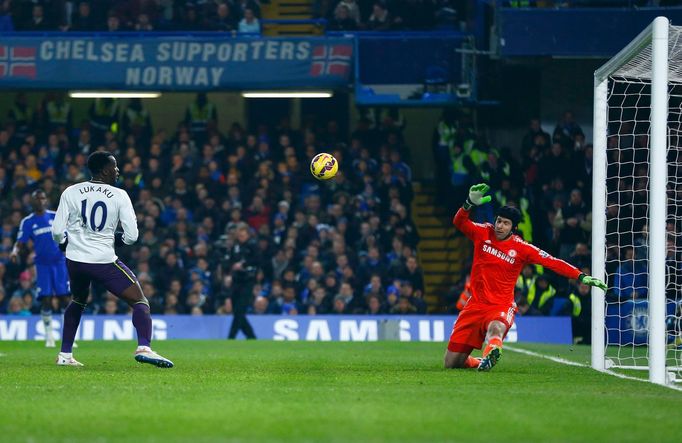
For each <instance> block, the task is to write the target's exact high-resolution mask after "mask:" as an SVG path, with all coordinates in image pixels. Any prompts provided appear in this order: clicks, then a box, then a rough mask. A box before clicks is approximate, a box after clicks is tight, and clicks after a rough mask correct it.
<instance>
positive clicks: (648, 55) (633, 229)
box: [592, 17, 682, 384]
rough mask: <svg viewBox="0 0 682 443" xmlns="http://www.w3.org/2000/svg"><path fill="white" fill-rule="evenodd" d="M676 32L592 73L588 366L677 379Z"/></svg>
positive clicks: (681, 377) (679, 185)
mask: <svg viewBox="0 0 682 443" xmlns="http://www.w3.org/2000/svg"><path fill="white" fill-rule="evenodd" d="M681 37H682V27H675V26H671V25H670V24H669V23H668V20H667V19H665V18H663V17H659V18H657V19H656V20H655V21H654V22H653V23H652V24H651V25H650V26H649V27H648V28H647V29H646V30H644V31H643V32H642V33H641V34H640V35H639V36H638V37H637V38H636V39H635V40H633V41H632V42H631V43H630V44H629V45H628V46H627V47H626V48H625V49H623V50H622V51H621V52H620V53H618V54H617V55H616V56H615V57H614V58H612V59H611V60H610V61H609V62H608V63H606V64H605V65H604V66H603V67H601V68H600V69H599V70H598V71H597V72H595V103H594V181H593V233H592V235H593V236H592V250H593V261H592V265H593V269H592V271H593V274H594V275H596V276H599V277H601V276H604V277H606V279H607V281H608V285H609V290H608V291H607V292H606V294H604V292H602V291H599V290H593V292H592V296H593V299H592V302H593V305H592V306H593V317H592V331H593V341H592V347H593V348H592V366H593V367H594V368H595V369H600V370H603V369H616V370H648V371H649V380H651V381H652V382H655V383H659V384H665V383H671V382H674V381H678V382H679V381H682V331H681V330H680V328H681V326H682V321H681V313H682V40H681Z"/></svg>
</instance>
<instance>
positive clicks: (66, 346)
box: [61, 300, 85, 353]
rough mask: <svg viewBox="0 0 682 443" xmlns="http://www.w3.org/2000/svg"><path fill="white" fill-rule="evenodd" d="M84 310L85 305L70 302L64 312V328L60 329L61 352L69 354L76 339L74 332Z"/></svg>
mask: <svg viewBox="0 0 682 443" xmlns="http://www.w3.org/2000/svg"><path fill="white" fill-rule="evenodd" d="M84 309H85V303H80V302H77V301H76V300H72V301H71V303H69V306H67V307H66V311H64V327H63V328H62V347H61V350H62V352H67V353H70V352H71V350H72V349H73V341H74V339H75V338H76V331H77V330H78V325H79V324H80V322H81V315H83V310H84Z"/></svg>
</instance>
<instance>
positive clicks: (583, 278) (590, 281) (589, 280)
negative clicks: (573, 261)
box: [578, 274, 608, 291]
mask: <svg viewBox="0 0 682 443" xmlns="http://www.w3.org/2000/svg"><path fill="white" fill-rule="evenodd" d="M578 280H580V282H581V283H584V284H586V285H587V286H595V287H597V288H599V289H601V290H602V291H606V290H607V289H608V287H607V286H606V283H604V282H603V281H601V280H599V279H598V278H595V277H590V276H589V275H586V274H580V277H578Z"/></svg>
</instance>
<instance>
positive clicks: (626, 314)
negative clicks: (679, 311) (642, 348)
mask: <svg viewBox="0 0 682 443" xmlns="http://www.w3.org/2000/svg"><path fill="white" fill-rule="evenodd" d="M675 309H676V307H675V303H674V302H672V301H670V300H668V301H667V302H666V316H668V317H672V316H674V315H675ZM605 324H606V335H607V337H606V339H607V343H606V344H607V345H621V346H624V345H646V344H647V343H648V341H649V302H648V301H647V300H627V301H624V302H621V303H609V304H608V305H607V307H606V318H605ZM668 339H669V340H670V339H672V336H669V338H668Z"/></svg>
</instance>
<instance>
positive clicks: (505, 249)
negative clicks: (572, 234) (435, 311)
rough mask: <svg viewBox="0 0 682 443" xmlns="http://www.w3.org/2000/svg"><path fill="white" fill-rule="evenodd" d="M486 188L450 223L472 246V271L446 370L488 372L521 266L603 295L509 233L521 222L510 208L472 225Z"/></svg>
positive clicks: (512, 307) (473, 193) (474, 191)
mask: <svg viewBox="0 0 682 443" xmlns="http://www.w3.org/2000/svg"><path fill="white" fill-rule="evenodd" d="M489 189H490V187H489V186H488V185H486V184H479V185H474V186H472V187H471V188H470V189H469V198H468V199H467V200H466V202H465V203H464V205H462V207H461V208H460V209H459V211H457V214H456V215H455V218H454V220H453V223H454V225H455V227H457V229H459V230H460V231H462V233H464V235H466V236H467V237H468V238H469V239H471V241H473V242H474V261H473V265H472V268H471V294H472V295H471V299H470V300H469V302H468V303H467V305H466V306H465V307H464V309H463V310H462V311H461V312H460V314H459V316H458V318H457V321H456V322H455V326H454V328H453V329H452V334H451V335H450V341H449V343H448V349H447V351H446V352H445V367H446V368H478V370H479V371H489V370H490V369H492V367H493V366H495V365H496V364H497V362H498V361H499V359H500V357H501V355H502V340H503V339H504V337H505V336H506V335H507V331H509V328H511V326H512V324H514V315H515V314H516V310H517V309H516V303H514V285H515V284H516V279H517V278H518V276H519V274H520V273H521V269H523V266H524V265H526V264H539V265H542V266H544V267H546V268H549V269H551V270H552V271H554V272H556V273H557V274H560V275H562V276H564V277H566V278H570V279H578V280H580V281H581V282H582V283H584V284H586V285H589V286H596V287H598V288H600V289H602V290H606V284H605V283H604V282H603V281H601V280H599V279H598V278H594V277H590V276H588V275H585V274H583V273H581V272H580V270H579V269H578V268H576V267H575V266H572V265H570V264H568V263H566V262H565V261H563V260H559V259H558V258H554V257H552V256H551V255H549V254H548V253H546V252H545V251H542V250H541V249H539V248H537V247H536V246H533V245H532V244H530V243H527V242H525V241H524V240H523V239H522V238H521V237H519V236H518V235H515V234H514V231H515V229H516V227H517V226H518V224H519V222H520V221H521V212H520V211H519V210H518V209H516V208H514V207H511V206H503V207H501V208H500V209H499V210H498V211H497V213H496V217H495V224H494V225H493V224H490V223H485V224H481V223H474V222H473V221H471V220H470V219H469V213H470V211H471V208H473V207H474V206H478V205H482V204H484V203H488V202H489V201H490V200H491V197H490V196H485V194H486V193H487V192H488V190H489ZM484 341H487V343H488V344H487V346H486V347H485V350H484V351H483V358H481V359H478V358H474V357H472V356H471V355H469V354H471V351H473V350H474V349H481V347H482V346H483V342H484Z"/></svg>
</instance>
